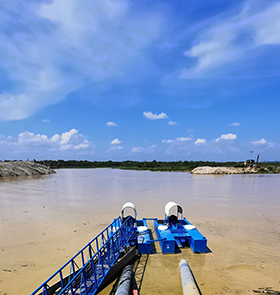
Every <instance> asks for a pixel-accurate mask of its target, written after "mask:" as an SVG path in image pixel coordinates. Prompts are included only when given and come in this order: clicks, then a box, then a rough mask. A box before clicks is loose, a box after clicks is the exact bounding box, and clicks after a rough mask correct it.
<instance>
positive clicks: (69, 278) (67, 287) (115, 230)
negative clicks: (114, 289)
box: [31, 217, 135, 295]
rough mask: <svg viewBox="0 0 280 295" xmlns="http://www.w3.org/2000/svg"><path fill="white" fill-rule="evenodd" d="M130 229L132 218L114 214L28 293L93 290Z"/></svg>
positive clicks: (125, 242)
mask: <svg viewBox="0 0 280 295" xmlns="http://www.w3.org/2000/svg"><path fill="white" fill-rule="evenodd" d="M134 233H135V231H134V221H133V218H132V217H129V218H127V219H126V220H125V222H122V220H121V218H120V217H118V218H117V219H115V220H114V221H113V222H112V223H111V224H110V225H109V226H107V227H106V228H105V229H104V230H103V231H102V232H101V233H100V234H99V235H98V236H96V237H95V238H94V239H93V240H92V241H90V242H89V243H88V244H87V245H86V246H85V247H84V248H83V249H82V250H80V251H79V252H78V253H77V254H76V255H75V256H74V257H72V258H71V259H70V260H69V261H68V262H67V263H66V264H64V265H63V266H62V267H61V268H60V269H59V270H58V271H57V272H55V273H54V274H53V275H52V276H51V277H50V278H49V279H48V280H46V281H45V282H44V283H43V284H42V285H41V286H40V287H39V288H37V289H36V290H35V291H34V292H33V293H32V294H31V295H35V294H36V295H39V294H42V295H52V294H55V295H60V294H61V295H62V294H63V295H66V294H67V295H69V294H71V295H74V294H85V295H90V294H95V293H96V291H97V289H98V287H99V286H100V285H101V283H102V282H103V280H104V279H105V277H106V275H107V273H108V272H109V270H110V269H111V267H112V266H113V265H114V263H115V262H116V261H117V259H118V257H119V255H120V253H121V252H122V251H123V249H124V248H125V246H127V245H128V243H129V241H130V240H132V239H133V235H134ZM132 242H133V241H132Z"/></svg>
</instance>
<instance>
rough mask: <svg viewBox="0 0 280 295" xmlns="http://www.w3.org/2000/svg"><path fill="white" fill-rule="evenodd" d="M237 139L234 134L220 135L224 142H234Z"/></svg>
mask: <svg viewBox="0 0 280 295" xmlns="http://www.w3.org/2000/svg"><path fill="white" fill-rule="evenodd" d="M236 138H237V136H236V134H233V133H228V134H222V135H221V137H220V139H225V140H235V139H236Z"/></svg>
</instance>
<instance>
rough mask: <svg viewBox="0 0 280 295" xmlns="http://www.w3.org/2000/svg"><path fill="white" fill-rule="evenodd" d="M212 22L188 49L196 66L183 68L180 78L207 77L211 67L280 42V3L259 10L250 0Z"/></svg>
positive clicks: (220, 65) (236, 59) (187, 54)
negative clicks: (236, 9) (238, 10)
mask: <svg viewBox="0 0 280 295" xmlns="http://www.w3.org/2000/svg"><path fill="white" fill-rule="evenodd" d="M264 3H265V2H264ZM217 18H219V16H218V17H217ZM213 24H214V25H211V24H210V25H209V26H208V28H207V29H205V30H204V32H203V33H201V35H200V36H199V37H198V39H197V42H196V43H195V44H193V46H192V47H191V48H190V49H189V50H187V51H185V55H186V56H187V57H190V58H194V59H196V65H195V66H193V67H191V68H187V69H184V70H183V71H182V73H181V75H180V78H182V79H193V78H200V77H204V75H205V74H207V73H208V71H209V70H213V69H217V68H220V67H223V66H225V65H227V64H228V63H229V62H233V61H235V62H236V61H238V60H240V59H242V58H243V57H244V54H245V53H247V52H249V51H250V53H251V52H252V51H253V50H257V49H259V47H261V46H264V45H268V44H273V45H275V44H280V35H279V33H278V32H279V31H280V3H279V2H276V3H273V4H271V5H270V6H267V7H261V9H259V10H258V7H257V6H256V5H255V1H250V0H248V1H247V2H246V4H245V7H244V9H243V10H242V11H241V12H240V13H238V14H236V15H234V16H232V17H230V18H227V19H221V18H220V19H215V23H214V22H213Z"/></svg>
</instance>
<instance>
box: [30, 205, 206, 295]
mask: <svg viewBox="0 0 280 295" xmlns="http://www.w3.org/2000/svg"><path fill="white" fill-rule="evenodd" d="M172 207H176V208H177V216H174V215H169V213H170V212H169V211H170V209H171V208H172ZM127 208H130V209H132V210H133V211H134V213H135V218H133V217H132V216H130V215H129V216H128V217H125V216H124V211H125V209H127ZM179 213H181V220H178V214H179ZM182 213H183V209H182V207H181V206H180V205H178V204H176V203H174V202H169V203H168V204H167V205H166V206H165V219H164V220H158V219H157V218H143V219H138V220H137V219H136V208H135V206H134V204H132V203H126V204H125V205H124V206H123V208H122V211H121V216H119V217H118V218H116V219H114V221H113V222H112V223H111V224H110V225H108V226H107V227H106V228H105V229H104V230H103V231H102V232H101V233H100V234H99V235H97V236H96V237H95V238H94V239H93V240H92V241H90V242H89V243H88V244H87V245H86V246H85V247H84V248H83V249H81V250H80V251H79V252H78V253H77V254H76V255H74V256H73V257H72V258H71V259H70V260H69V261H68V262H67V263H66V264H64V265H63V266H62V267H61V268H60V269H59V270H58V271H56V272H55V273H54V274H53V275H52V276H51V277H50V278H48V279H47V280H46V281H45V282H44V283H43V284H42V285H41V286H40V287H39V288H37V289H36V290H35V291H34V292H33V293H31V295H66V294H67V295H69V294H71V295H74V294H75V295H77V294H85V295H93V294H95V293H96V292H97V290H98V288H99V287H100V286H101V285H102V283H104V280H105V278H106V276H107V275H108V273H109V271H110V270H112V272H114V271H116V269H117V267H116V264H118V263H119V267H121V265H123V264H124V263H125V259H124V258H123V259H122V262H119V261H121V259H119V258H120V257H121V256H122V255H123V253H124V252H126V253H127V258H126V259H131V258H130V257H131V254H129V253H132V252H133V251H130V250H131V249H134V250H135V252H136V245H137V247H138V252H139V253H141V254H151V243H152V242H155V241H159V244H160V247H161V251H162V254H166V253H167V254H168V253H175V243H176V245H177V246H179V247H183V246H185V245H186V244H189V246H190V248H191V250H192V251H193V252H194V253H205V252H206V244H207V239H206V238H205V237H204V236H203V235H202V234H201V233H200V232H199V231H198V230H197V229H196V228H195V227H194V226H193V225H192V224H191V223H190V222H189V221H187V220H186V219H185V218H183V217H182ZM147 220H153V221H154V229H155V232H156V235H157V238H158V239H157V240H152V239H151V235H150V230H149V229H148V226H147ZM125 250H126V251H125ZM129 251H130V252H129ZM121 254H122V255H121ZM125 255H126V254H125ZM129 255H130V256H129ZM132 255H133V254H132ZM118 259H119V260H118ZM114 268H115V269H114ZM107 278H108V277H107ZM107 278H106V279H107Z"/></svg>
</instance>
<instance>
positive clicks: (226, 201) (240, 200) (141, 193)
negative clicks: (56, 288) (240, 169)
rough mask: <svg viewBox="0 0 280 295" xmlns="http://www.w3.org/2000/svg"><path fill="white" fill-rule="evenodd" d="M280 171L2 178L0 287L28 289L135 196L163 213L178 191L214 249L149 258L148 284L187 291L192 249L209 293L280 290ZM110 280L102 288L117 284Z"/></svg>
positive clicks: (152, 212)
mask: <svg viewBox="0 0 280 295" xmlns="http://www.w3.org/2000/svg"><path fill="white" fill-rule="evenodd" d="M279 192H280V175H225V176H203V175H196V176H195V175H191V174H189V173H169V172H143V171H123V170H111V169H96V170H93V169H87V170H84V169H81V170H75V169H71V170H57V174H54V175H51V176H45V177H25V178H10V179H0V233H1V235H0V294H1V295H2V294H5V293H6V294H7V295H12V294H18V293H20V294H29V293H31V292H32V291H33V290H34V289H35V288H36V287H38V286H39V285H40V284H41V283H42V282H43V281H44V280H45V279H47V278H48V276H50V275H51V274H52V273H53V272H54V271H56V270H57V269H58V268H59V267H60V266H62V265H63V264H64V263H65V262H66V261H67V260H68V259H69V258H71V257H72V256H73V255H74V254H75V253H76V252H77V251H78V250H79V249H81V248H82V247H83V246H84V245H85V244H86V243H87V242H88V241H89V240H91V239H92V238H93V237H94V236H95V235H96V234H97V233H99V231H100V230H102V229H103V228H104V227H105V225H107V224H108V223H110V222H111V221H112V219H113V218H115V217H117V216H118V215H119V211H120V209H121V207H122V205H123V204H124V203H125V202H127V201H131V202H133V203H134V204H135V205H136V207H137V212H138V217H139V218H142V217H158V218H163V217H164V206H165V204H166V203H167V202H168V201H175V202H177V203H179V204H180V205H182V207H183V208H184V215H185V217H187V219H188V220H190V221H191V222H192V223H193V224H194V225H196V226H197V227H198V229H199V230H200V231H201V232H202V233H203V234H204V235H205V236H206V237H207V239H208V247H209V249H210V252H209V253H207V254H200V255H197V254H196V255H195V254H192V252H191V250H190V249H184V250H183V251H182V253H180V254H176V255H161V254H155V255H150V256H149V257H146V258H145V257H143V259H146V261H144V262H143V263H146V264H147V267H146V268H145V271H144V272H143V273H142V274H141V275H142V280H141V290H140V294H182V291H181V285H180V277H179V267H178V265H179V261H180V259H181V258H186V259H187V260H188V262H189V264H190V266H191V268H192V271H193V273H194V275H195V278H196V280H197V283H198V285H199V287H200V289H201V292H202V294H204V295H206V294H252V290H253V289H257V288H258V287H268V286H271V287H273V288H275V289H278V290H280V267H279V263H280V193H279ZM110 291H111V286H109V287H108V288H107V289H105V290H103V291H102V295H103V294H109V293H110Z"/></svg>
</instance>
